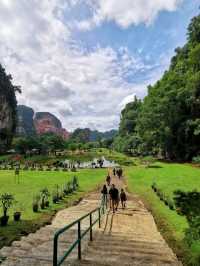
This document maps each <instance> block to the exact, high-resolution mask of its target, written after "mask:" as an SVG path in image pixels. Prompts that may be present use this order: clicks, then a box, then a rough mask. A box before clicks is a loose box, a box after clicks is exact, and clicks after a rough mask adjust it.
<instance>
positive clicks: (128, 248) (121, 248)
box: [89, 241, 173, 256]
mask: <svg viewBox="0 0 200 266" xmlns="http://www.w3.org/2000/svg"><path fill="white" fill-rule="evenodd" d="M89 247H92V248H93V249H96V250H98V251H102V252H103V251H106V249H108V248H109V250H113V251H115V252H118V253H123V252H127V253H128V252H129V253H132V252H133V251H134V252H139V253H147V254H155V255H156V254H159V255H162V256H164V255H165V254H166V255H167V254H169V251H170V250H169V248H168V247H162V249H161V248H159V247H158V246H157V247H151V246H143V245H141V246H139V245H138V244H137V243H135V245H131V244H130V243H125V244H124V243H120V242H118V243H115V242H114V243H110V242H109V241H94V242H90V243H89ZM172 254H173V253H172Z"/></svg>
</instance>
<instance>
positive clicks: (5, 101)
mask: <svg viewBox="0 0 200 266" xmlns="http://www.w3.org/2000/svg"><path fill="white" fill-rule="evenodd" d="M16 90H18V91H20V90H19V87H17V86H14V85H13V84H12V77H11V75H7V74H6V72H5V69H4V68H3V67H2V66H1V64H0V152H1V151H4V150H5V149H6V148H8V146H9V144H10V143H11V140H12V137H13V134H14V131H15V128H16V107H17V101H16V97H15V91H16Z"/></svg>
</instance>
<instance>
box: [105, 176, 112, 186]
mask: <svg viewBox="0 0 200 266" xmlns="http://www.w3.org/2000/svg"><path fill="white" fill-rule="evenodd" d="M110 181H111V177H110V175H109V173H108V175H107V177H106V182H107V185H108V186H110Z"/></svg>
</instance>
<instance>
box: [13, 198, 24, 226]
mask: <svg viewBox="0 0 200 266" xmlns="http://www.w3.org/2000/svg"><path fill="white" fill-rule="evenodd" d="M14 210H15V212H14V214H13V217H14V221H20V218H21V214H22V211H23V210H24V206H23V204H21V203H19V202H18V201H15V204H14Z"/></svg>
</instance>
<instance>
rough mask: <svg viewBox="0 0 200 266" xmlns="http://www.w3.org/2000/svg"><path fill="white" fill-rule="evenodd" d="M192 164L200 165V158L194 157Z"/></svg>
mask: <svg viewBox="0 0 200 266" xmlns="http://www.w3.org/2000/svg"><path fill="white" fill-rule="evenodd" d="M192 162H193V163H197V164H199V163H200V156H199V155H198V156H195V157H193V158H192Z"/></svg>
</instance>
